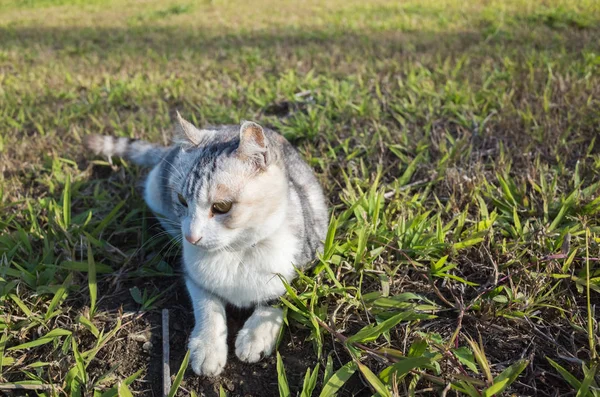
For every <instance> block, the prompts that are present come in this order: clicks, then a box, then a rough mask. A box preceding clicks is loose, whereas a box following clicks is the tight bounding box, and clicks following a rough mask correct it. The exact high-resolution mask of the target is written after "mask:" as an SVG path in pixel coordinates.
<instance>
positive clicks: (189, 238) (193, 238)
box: [185, 234, 202, 245]
mask: <svg viewBox="0 0 600 397" xmlns="http://www.w3.org/2000/svg"><path fill="white" fill-rule="evenodd" d="M185 239H186V240H187V241H188V242H189V243H190V244H194V245H196V244H198V242H199V241H200V240H202V237H198V236H194V235H187V234H186V235H185Z"/></svg>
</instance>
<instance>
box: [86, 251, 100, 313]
mask: <svg viewBox="0 0 600 397" xmlns="http://www.w3.org/2000/svg"><path fill="white" fill-rule="evenodd" d="M87 255H88V287H89V290H90V320H91V319H92V318H93V317H94V314H95V313H96V301H97V299H98V286H97V284H96V262H95V261H94V255H93V253H92V245H91V244H90V243H89V242H88V245H87Z"/></svg>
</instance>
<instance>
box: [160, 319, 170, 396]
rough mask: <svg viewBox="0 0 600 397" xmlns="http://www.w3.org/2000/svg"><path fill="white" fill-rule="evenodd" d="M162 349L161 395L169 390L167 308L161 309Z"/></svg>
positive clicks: (166, 393)
mask: <svg viewBox="0 0 600 397" xmlns="http://www.w3.org/2000/svg"><path fill="white" fill-rule="evenodd" d="M162 351H163V397H167V396H168V395H169V391H170V390H171V370H170V368H169V310H168V309H163V310H162Z"/></svg>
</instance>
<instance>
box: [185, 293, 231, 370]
mask: <svg viewBox="0 0 600 397" xmlns="http://www.w3.org/2000/svg"><path fill="white" fill-rule="evenodd" d="M186 285H187V288H188V291H189V293H190V297H191V299H192V304H193V306H194V317H195V321H196V325H195V327H194V330H193V331H192V335H191V336H190V342H189V344H188V347H189V349H190V358H191V362H192V369H193V370H194V372H195V373H196V374H198V375H207V376H216V375H219V374H220V373H221V371H223V368H224V367H225V363H226V362H227V322H226V320H225V307H224V305H223V302H221V300H220V299H218V298H216V297H215V296H212V295H211V294H209V293H207V292H206V291H205V290H203V289H202V288H199V287H198V286H196V285H194V283H193V282H191V281H187V282H186Z"/></svg>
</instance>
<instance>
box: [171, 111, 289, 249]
mask: <svg viewBox="0 0 600 397" xmlns="http://www.w3.org/2000/svg"><path fill="white" fill-rule="evenodd" d="M178 117H179V125H180V136H183V137H184V138H183V139H180V141H179V142H180V143H181V145H182V146H181V147H182V149H181V150H182V152H181V154H180V156H179V158H180V161H179V164H178V167H175V171H174V172H175V173H177V168H179V172H180V173H181V177H179V178H174V183H171V189H172V190H173V191H172V202H173V206H174V208H173V209H174V212H175V213H176V214H177V216H179V218H180V220H181V225H182V226H181V231H182V234H183V237H184V238H185V241H184V244H192V245H194V246H196V247H198V248H200V249H204V250H210V251H216V250H240V249H244V248H248V247H251V246H252V245H254V244H256V243H257V242H258V241H260V240H262V239H263V238H264V237H266V236H267V235H269V234H271V233H273V232H274V231H275V230H276V228H277V227H278V226H279V225H281V223H282V222H283V218H284V216H285V209H286V206H287V194H288V181H287V177H286V174H285V170H284V167H283V166H282V162H281V161H280V157H281V156H280V150H279V149H278V145H275V144H274V143H275V142H270V139H269V137H268V136H267V134H265V131H264V130H263V128H262V127H261V126H260V125H258V124H256V123H253V122H249V121H246V122H243V123H242V124H241V126H239V127H228V128H220V129H215V130H200V129H197V128H196V127H194V126H193V125H192V124H191V123H189V122H187V121H185V120H183V119H182V118H181V117H180V116H179V115H178Z"/></svg>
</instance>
